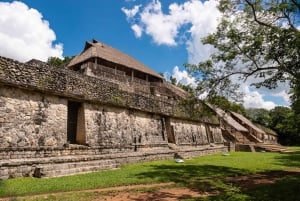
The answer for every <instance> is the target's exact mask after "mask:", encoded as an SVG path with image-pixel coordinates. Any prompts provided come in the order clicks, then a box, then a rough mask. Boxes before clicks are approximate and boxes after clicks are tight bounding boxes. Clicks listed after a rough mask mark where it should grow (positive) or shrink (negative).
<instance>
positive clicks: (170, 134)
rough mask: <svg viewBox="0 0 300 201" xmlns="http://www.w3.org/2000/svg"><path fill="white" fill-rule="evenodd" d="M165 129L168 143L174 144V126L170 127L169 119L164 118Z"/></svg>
mask: <svg viewBox="0 0 300 201" xmlns="http://www.w3.org/2000/svg"><path fill="white" fill-rule="evenodd" d="M165 127H166V131H167V136H168V143H172V144H176V140H175V131H174V126H172V125H171V119H170V118H168V117H167V118H165Z"/></svg>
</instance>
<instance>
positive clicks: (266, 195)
mask: <svg viewBox="0 0 300 201" xmlns="http://www.w3.org/2000/svg"><path fill="white" fill-rule="evenodd" d="M193 200H195V201H212V200H214V201H221V200H222V201H296V200H300V175H296V176H288V177H285V178H283V179H282V180H279V181H277V182H276V183H275V184H268V185H263V186H257V187H256V188H252V189H250V190H249V189H248V190H247V189H245V190H238V191H235V192H234V191H223V192H221V193H220V194H219V195H216V196H210V197H206V198H198V199H193Z"/></svg>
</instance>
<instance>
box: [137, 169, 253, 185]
mask: <svg viewBox="0 0 300 201" xmlns="http://www.w3.org/2000/svg"><path fill="white" fill-rule="evenodd" d="M247 173H248V172H247V170H243V169H237V168H229V167H223V166H214V165H201V166H199V165H187V164H176V165H159V166H157V165H156V166H154V167H153V170H152V171H149V172H143V173H140V174H138V175H136V176H137V177H139V178H147V177H148V178H152V179H154V180H156V181H159V182H174V183H176V184H177V185H181V186H186V187H190V188H196V189H199V190H201V191H206V190H216V188H219V187H221V188H222V182H220V179H223V178H225V177H227V176H239V175H243V174H247Z"/></svg>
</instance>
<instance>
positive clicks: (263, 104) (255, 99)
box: [243, 86, 276, 110]
mask: <svg viewBox="0 0 300 201" xmlns="http://www.w3.org/2000/svg"><path fill="white" fill-rule="evenodd" d="M244 92H245V96H244V103H243V105H244V106H245V107H246V108H265V109H267V110H271V109H273V108H274V107H276V104H275V103H274V102H272V101H265V100H264V99H263V95H262V94H260V93H258V92H257V91H251V90H250V89H249V87H248V86H244Z"/></svg>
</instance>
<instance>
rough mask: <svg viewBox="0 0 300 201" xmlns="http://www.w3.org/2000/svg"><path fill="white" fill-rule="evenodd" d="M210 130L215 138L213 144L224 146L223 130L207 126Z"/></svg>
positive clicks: (214, 126)
mask: <svg viewBox="0 0 300 201" xmlns="http://www.w3.org/2000/svg"><path fill="white" fill-rule="evenodd" d="M207 128H208V129H209V132H211V134H212V136H213V142H212V143H216V144H222V143H223V142H224V139H223V136H222V130H221V128H220V127H219V126H216V125H209V126H207Z"/></svg>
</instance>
